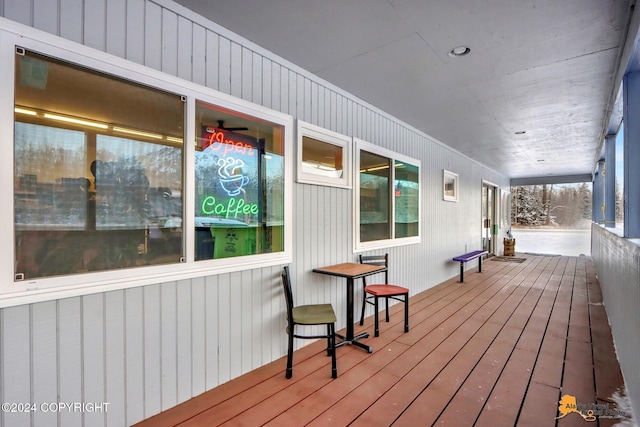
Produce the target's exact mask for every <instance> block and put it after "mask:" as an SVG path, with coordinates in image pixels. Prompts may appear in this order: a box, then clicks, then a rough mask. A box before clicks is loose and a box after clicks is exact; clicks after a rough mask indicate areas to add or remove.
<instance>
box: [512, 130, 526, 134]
mask: <svg viewBox="0 0 640 427" xmlns="http://www.w3.org/2000/svg"><path fill="white" fill-rule="evenodd" d="M526 132H527V131H526V130H519V131H516V132H515V134H516V135H524V134H525V133H526Z"/></svg>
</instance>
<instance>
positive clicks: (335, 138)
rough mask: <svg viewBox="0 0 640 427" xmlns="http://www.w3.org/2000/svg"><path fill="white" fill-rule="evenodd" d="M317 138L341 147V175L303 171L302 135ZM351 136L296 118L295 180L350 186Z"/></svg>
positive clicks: (342, 186) (339, 186)
mask: <svg viewBox="0 0 640 427" xmlns="http://www.w3.org/2000/svg"><path fill="white" fill-rule="evenodd" d="M305 136H306V137H309V138H313V139H317V140H319V141H322V142H324V143H327V144H331V145H335V146H338V147H341V148H342V165H343V166H342V168H343V169H342V177H341V178H331V177H323V176H321V175H313V174H309V173H305V172H304V171H303V170H302V154H303V137H305ZM352 144H353V142H352V138H351V137H349V136H346V135H342V134H340V133H337V132H334V131H331V130H328V129H325V128H322V127H320V126H316V125H313V124H311V123H307V122H304V121H302V120H297V132H296V148H297V150H296V171H297V179H296V181H297V182H299V183H302V184H314V185H324V186H328V187H338V188H347V189H349V188H352V185H351V182H352V178H351V177H352V175H353V174H352V173H351V164H352V162H351V156H352V148H351V146H352Z"/></svg>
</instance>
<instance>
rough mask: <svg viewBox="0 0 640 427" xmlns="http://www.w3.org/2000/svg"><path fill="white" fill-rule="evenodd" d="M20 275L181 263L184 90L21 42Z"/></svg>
mask: <svg viewBox="0 0 640 427" xmlns="http://www.w3.org/2000/svg"><path fill="white" fill-rule="evenodd" d="M15 64H16V66H15V67H16V68H15V108H14V111H15V129H14V135H15V136H14V159H15V163H14V164H15V167H14V233H15V234H14V241H15V251H14V254H15V260H14V266H15V271H14V274H15V280H29V279H34V278H42V277H51V276H60V275H69V274H77V273H86V272H92V271H105V270H113V269H121V268H130V267H137V266H145V265H158V264H166V263H178V262H180V261H181V258H182V257H183V233H182V212H183V209H182V204H183V203H182V189H183V181H182V177H183V170H182V168H183V133H184V114H185V102H184V97H181V96H179V95H175V94H172V93H167V92H164V91H161V90H157V89H153V88H150V87H147V86H144V85H140V84H137V83H133V82H131V81H127V80H124V79H121V78H117V77H114V76H110V75H107V74H103V73H100V72H96V71H93V70H90V69H88V68H83V67H81V66H78V65H75V64H72V63H69V62H64V61H61V60H57V59H53V58H50V57H47V56H43V55H40V54H38V53H35V52H31V51H28V50H25V49H22V48H17V49H16V56H15Z"/></svg>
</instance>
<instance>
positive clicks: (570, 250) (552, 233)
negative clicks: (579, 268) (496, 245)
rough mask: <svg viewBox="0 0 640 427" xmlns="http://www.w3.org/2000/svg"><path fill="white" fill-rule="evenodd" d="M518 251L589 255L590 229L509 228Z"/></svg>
mask: <svg viewBox="0 0 640 427" xmlns="http://www.w3.org/2000/svg"><path fill="white" fill-rule="evenodd" d="M511 232H512V234H513V237H514V238H515V239H516V255H517V253H518V252H520V253H523V252H529V253H536V254H552V255H569V256H579V255H580V254H583V255H591V229H586V230H584V229H577V230H574V229H570V230H556V229H551V230H550V229H523V228H514V229H512V230H511Z"/></svg>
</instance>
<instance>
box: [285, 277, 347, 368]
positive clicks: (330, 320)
mask: <svg viewBox="0 0 640 427" xmlns="http://www.w3.org/2000/svg"><path fill="white" fill-rule="evenodd" d="M282 286H283V287H284V296H285V299H286V300H287V335H288V338H289V345H288V351H287V371H286V377H287V378H291V376H292V375H293V339H294V338H302V339H318V338H326V339H327V355H328V356H331V377H333V378H337V377H338V370H337V369H336V351H335V350H336V313H335V312H334V311H333V306H332V305H331V304H310V305H299V306H297V307H296V306H294V305H293V293H292V291H291V276H290V275H289V267H287V266H285V267H284V269H283V271H282ZM296 325H301V326H302V325H304V326H313V325H326V326H327V333H326V335H299V334H296V333H295V327H296Z"/></svg>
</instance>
